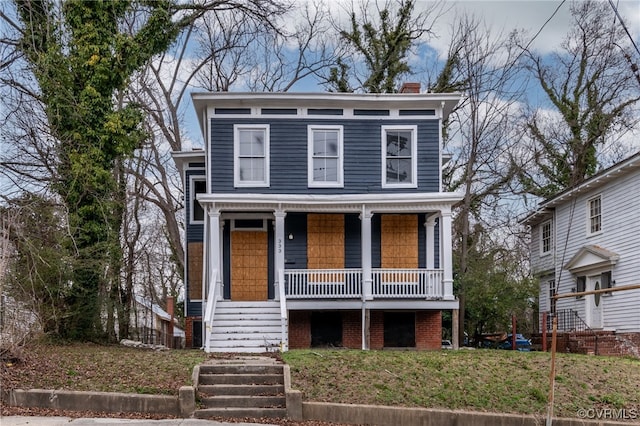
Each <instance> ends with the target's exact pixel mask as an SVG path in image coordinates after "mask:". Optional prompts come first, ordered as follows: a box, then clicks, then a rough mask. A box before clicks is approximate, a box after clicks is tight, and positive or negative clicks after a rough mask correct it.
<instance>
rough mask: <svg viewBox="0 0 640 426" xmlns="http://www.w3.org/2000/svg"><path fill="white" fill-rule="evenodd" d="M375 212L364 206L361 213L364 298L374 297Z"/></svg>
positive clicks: (370, 298)
mask: <svg viewBox="0 0 640 426" xmlns="http://www.w3.org/2000/svg"><path fill="white" fill-rule="evenodd" d="M372 217H373V213H371V212H370V211H368V210H367V208H366V206H362V213H360V221H361V222H360V223H361V226H362V232H361V234H362V237H361V244H362V298H363V300H372V299H373V295H372V293H373V286H372V284H373V279H372V276H371V218H372Z"/></svg>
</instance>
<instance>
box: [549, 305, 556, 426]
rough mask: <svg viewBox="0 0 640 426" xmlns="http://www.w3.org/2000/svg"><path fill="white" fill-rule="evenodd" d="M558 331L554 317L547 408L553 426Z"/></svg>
mask: <svg viewBox="0 0 640 426" xmlns="http://www.w3.org/2000/svg"><path fill="white" fill-rule="evenodd" d="M557 331H558V317H557V316H554V317H553V328H552V331H551V372H550V373H549V403H548V406H547V423H546V426H551V424H552V422H553V397H554V387H555V383H556V337H557Z"/></svg>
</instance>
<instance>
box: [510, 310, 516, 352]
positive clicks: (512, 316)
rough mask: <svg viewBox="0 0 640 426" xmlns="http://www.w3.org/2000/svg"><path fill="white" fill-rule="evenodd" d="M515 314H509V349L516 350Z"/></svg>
mask: <svg viewBox="0 0 640 426" xmlns="http://www.w3.org/2000/svg"><path fill="white" fill-rule="evenodd" d="M517 348H518V347H517V345H516V316H515V315H513V314H511V349H512V350H514V351H515V350H516V349H517Z"/></svg>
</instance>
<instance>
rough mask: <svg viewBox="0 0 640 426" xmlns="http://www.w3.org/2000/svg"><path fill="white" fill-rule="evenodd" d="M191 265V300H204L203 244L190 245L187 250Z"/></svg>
mask: <svg viewBox="0 0 640 426" xmlns="http://www.w3.org/2000/svg"><path fill="white" fill-rule="evenodd" d="M187 251H188V253H187V256H188V257H189V263H188V264H187V268H188V270H189V275H188V277H187V279H188V283H187V285H188V291H187V292H188V295H189V299H191V300H200V299H202V243H189V244H188V248H187Z"/></svg>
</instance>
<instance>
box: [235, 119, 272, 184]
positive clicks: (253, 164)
mask: <svg viewBox="0 0 640 426" xmlns="http://www.w3.org/2000/svg"><path fill="white" fill-rule="evenodd" d="M233 130H234V173H235V179H234V182H235V186H236V187H265V186H269V126H268V125H236V126H234V129H233Z"/></svg>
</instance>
